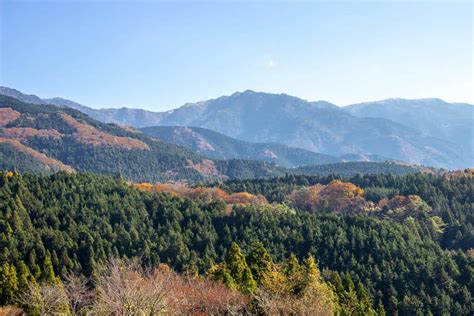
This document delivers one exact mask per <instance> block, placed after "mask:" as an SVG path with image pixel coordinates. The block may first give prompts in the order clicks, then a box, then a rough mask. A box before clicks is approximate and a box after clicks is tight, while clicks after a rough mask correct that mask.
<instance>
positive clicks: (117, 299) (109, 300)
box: [92, 260, 169, 315]
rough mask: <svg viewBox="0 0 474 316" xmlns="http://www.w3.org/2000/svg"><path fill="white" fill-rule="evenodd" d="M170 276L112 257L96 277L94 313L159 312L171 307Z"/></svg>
mask: <svg viewBox="0 0 474 316" xmlns="http://www.w3.org/2000/svg"><path fill="white" fill-rule="evenodd" d="M168 281H169V278H166V277H161V278H156V277H155V276H154V275H153V274H152V273H150V272H148V271H144V270H143V269H142V268H141V267H140V266H139V265H138V264H136V263H131V262H125V261H121V260H113V261H111V263H110V264H109V266H108V267H107V269H105V270H104V271H103V272H101V273H100V274H99V277H98V281H97V292H98V293H97V299H96V301H95V304H94V306H93V309H92V311H93V313H98V314H103V313H106V314H113V315H158V314H160V313H163V312H165V311H166V310H167V308H168V297H167V294H168V291H167V287H166V284H167V282H168Z"/></svg>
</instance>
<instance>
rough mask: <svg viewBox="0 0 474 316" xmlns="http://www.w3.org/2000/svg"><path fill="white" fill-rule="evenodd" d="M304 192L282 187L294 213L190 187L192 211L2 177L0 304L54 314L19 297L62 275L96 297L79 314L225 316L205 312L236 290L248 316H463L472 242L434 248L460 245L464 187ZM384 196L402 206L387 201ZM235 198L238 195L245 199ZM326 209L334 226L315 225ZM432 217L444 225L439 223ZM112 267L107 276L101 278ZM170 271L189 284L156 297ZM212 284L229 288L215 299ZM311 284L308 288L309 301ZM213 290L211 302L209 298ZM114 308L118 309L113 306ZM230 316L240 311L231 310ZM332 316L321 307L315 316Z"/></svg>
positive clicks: (148, 195) (382, 181) (116, 192)
mask: <svg viewBox="0 0 474 316" xmlns="http://www.w3.org/2000/svg"><path fill="white" fill-rule="evenodd" d="M293 180H298V178H294V179H293ZM293 180H292V178H291V177H286V178H277V179H270V180H266V181H256V180H252V181H244V182H243V183H242V184H251V183H254V184H255V185H257V187H258V188H260V189H262V190H263V193H264V194H265V195H267V194H272V193H271V192H279V191H280V190H282V189H285V188H286V187H288V185H289V184H291V182H292V181H293ZM301 180H313V181H314V182H315V183H314V182H313V183H312V184H313V185H312V186H308V184H309V183H308V181H306V183H305V184H302V185H299V186H296V187H295V186H293V187H292V188H290V189H289V192H288V194H289V195H286V194H285V198H289V202H291V203H294V205H293V204H292V205H293V208H290V207H289V206H288V204H284V205H283V204H268V203H265V201H264V198H263V201H261V200H262V198H260V199H259V201H261V202H258V203H250V204H247V205H235V206H234V208H233V209H232V210H229V209H228V208H227V205H226V203H224V202H223V201H221V199H220V196H219V195H217V196H216V195H213V194H212V190H209V189H204V188H196V189H194V190H193V191H194V192H195V193H197V194H194V197H193V198H192V199H189V198H187V197H181V196H176V195H173V194H166V193H163V192H159V191H158V192H153V190H152V191H151V192H150V191H149V190H141V189H137V188H136V187H134V186H132V185H130V184H129V183H127V182H125V181H122V180H121V179H117V178H114V177H106V176H98V175H93V174H82V173H77V174H68V173H58V174H55V175H51V176H41V177H40V176H32V175H28V174H22V175H20V174H16V173H2V172H0V197H1V199H0V228H2V233H1V234H2V235H3V238H2V245H3V246H4V248H3V249H4V251H1V252H0V277H1V280H2V282H0V293H2V295H0V306H1V305H4V304H19V305H21V307H23V308H26V309H27V311H28V312H32V311H31V309H30V308H34V307H36V308H51V307H52V306H50V305H48V304H46V306H44V307H41V306H39V307H38V306H34V305H35V304H34V302H35V301H33V302H32V301H31V300H22V301H20V302H19V301H18V300H16V298H17V297H18V296H17V295H18V294H24V293H25V292H26V293H28V287H27V286H28V284H38V285H40V286H43V287H42V289H44V290H49V292H47V293H51V291H52V290H54V289H55V288H52V286H51V285H54V284H59V285H61V282H64V283H63V284H64V286H65V287H66V288H67V289H71V274H68V273H73V274H72V275H73V276H78V277H80V278H79V279H78V282H76V283H75V284H76V285H77V284H78V283H79V285H80V284H81V283H80V282H84V283H85V284H88V286H85V287H78V286H76V288H75V289H76V292H73V293H78V292H77V289H78V288H79V289H84V291H83V292H85V291H89V292H92V294H93V296H92V297H93V298H94V299H93V300H92V299H91V300H90V301H86V300H85V301H83V303H84V304H85V305H86V308H84V305H81V306H80V307H82V308H83V311H84V310H86V309H87V308H89V307H92V308H94V305H97V304H101V303H102V302H103V301H101V298H102V299H104V298H105V299H106V300H107V302H109V304H110V305H106V306H107V308H106V310H107V311H110V310H116V308H117V306H119V307H121V306H123V305H126V303H127V302H130V301H131V298H135V297H136V295H137V294H138V295H140V297H139V298H140V299H137V300H133V301H132V302H137V304H140V305H138V306H139V307H141V306H143V308H144V309H143V310H148V309H149V308H150V304H145V302H149V300H148V299H149V298H153V299H154V300H152V301H155V302H156V301H159V302H160V304H161V302H162V301H163V299H162V298H163V297H166V298H167V299H168V298H169V299H170V300H169V301H167V300H165V301H164V302H163V304H164V306H165V307H166V308H167V311H174V312H171V313H172V314H180V315H181V314H185V315H188V314H193V313H195V312H196V311H199V312H200V313H203V314H213V315H222V314H230V312H229V313H226V312H225V310H224V311H221V312H211V310H209V309H208V308H212V307H213V308H218V307H219V306H223V307H227V308H231V307H232V306H233V305H232V301H226V299H228V295H229V294H228V293H229V291H230V290H234V291H238V292H237V293H240V294H241V295H248V296H250V297H251V298H253V299H254V300H253V301H252V300H247V301H244V302H243V305H244V307H246V308H247V309H246V310H245V311H246V312H248V311H249V310H250V311H252V308H256V304H258V305H257V308H258V310H259V312H262V310H263V311H272V309H271V308H277V312H269V313H268V314H270V315H274V314H275V315H280V314H281V315H288V314H291V312H294V311H295V308H296V306H302V308H304V309H298V311H302V312H301V313H296V314H298V315H300V314H301V315H321V313H318V312H314V310H311V308H312V307H315V306H316V307H320V306H327V303H326V304H324V303H321V301H323V302H324V300H323V299H324V298H326V299H327V300H326V301H328V302H330V304H332V305H331V306H333V307H332V310H334V309H336V310H339V311H341V314H345V315H351V314H353V311H354V308H356V307H357V310H358V311H359V312H358V313H357V314H358V315H375V312H374V311H373V309H372V307H371V306H374V307H377V309H378V310H384V311H386V313H387V314H388V315H396V314H399V315H401V314H403V315H417V314H419V315H429V314H433V315H470V314H472V310H473V308H474V306H473V302H472V299H471V291H470V289H471V288H472V285H473V278H472V276H473V269H472V255H471V256H470V255H469V252H468V251H466V252H464V251H463V250H461V249H468V248H469V247H470V246H471V245H472V234H471V235H469V234H468V232H464V236H466V237H467V238H465V239H456V240H457V241H458V242H459V244H454V245H452V246H455V248H454V249H456V248H457V247H459V246H461V249H459V248H457V250H456V251H451V250H444V249H443V248H442V247H441V246H440V242H439V240H440V239H442V240H444V239H445V238H446V240H447V241H450V240H453V237H454V236H456V237H455V238H458V236H459V235H461V236H462V235H463V234H461V233H460V232H461V231H463V230H459V229H460V228H459V226H460V223H462V224H463V225H464V226H463V227H462V229H464V228H467V229H469V224H468V223H469V220H470V219H471V220H472V214H468V213H467V212H465V211H467V210H469V207H470V205H469V199H470V195H469V190H472V186H473V181H472V178H455V179H452V180H447V179H445V178H442V177H432V176H426V175H421V174H417V175H414V176H406V177H394V176H391V175H389V176H378V177H373V176H367V177H356V178H354V182H355V183H358V182H361V183H364V186H363V187H364V188H365V190H369V189H370V188H372V192H375V191H374V190H373V189H378V192H379V195H378V198H377V199H375V200H374V201H365V199H364V198H363V197H361V194H362V193H363V192H364V190H363V189H361V187H358V186H357V185H355V184H352V183H347V182H346V183H344V182H341V181H331V180H330V179H323V178H322V179H311V178H307V179H303V178H302V179H301ZM318 180H319V181H318ZM287 181H289V182H287ZM414 181H415V182H416V183H417V186H414V185H413V183H414ZM319 182H323V183H319ZM259 184H260V185H259ZM155 187H156V186H155ZM249 187H250V186H249ZM152 188H153V186H152ZM206 190H207V191H206ZM318 190H319V191H318ZM313 191H314V193H315V194H316V196H315V197H317V199H313V200H308V202H309V204H308V206H315V207H316V208H314V209H312V208H311V209H306V205H301V204H300V200H299V199H298V197H299V196H301V195H304V194H306V192H310V194H311V192H313ZM206 192H207V193H208V194H206ZM217 192H218V193H219V192H220V191H217ZM353 192H354V193H353ZM387 192H389V194H392V195H393V194H402V195H396V196H389V199H390V200H387V199H386V198H385V197H386V196H387V195H386V194H384V193H387ZM435 192H436V194H433V193H435ZM380 193H382V194H380ZM239 195H240V196H249V194H245V192H243V193H240V194H239ZM415 195H416V196H415ZM420 196H421V197H420ZM448 197H449V203H447V202H446V201H447V199H448ZM295 198H296V199H295ZM318 198H320V199H318ZM328 199H329V200H328ZM332 201H334V203H332ZM303 202H304V201H303ZM320 202H323V203H320ZM326 202H329V203H326ZM315 203H316V204H315ZM354 203H355V204H354ZM375 203H376V204H375ZM359 204H360V205H362V206H365V207H368V208H370V209H367V208H366V209H365V210H359V211H355V210H354V209H353V207H352V206H353V205H359ZM327 211H331V212H333V214H330V215H325V213H326V212H327ZM471 213H472V212H471ZM440 216H442V217H443V219H444V218H446V219H450V220H451V223H450V222H448V225H445V223H443V220H441V219H440ZM464 246H466V248H465V247H464ZM111 257H114V258H115V260H111ZM126 258H135V260H139V261H138V262H139V264H136V265H135V266H134V267H135V269H136V270H135V271H133V270H132V271H130V270H129V269H122V268H123V266H121V265H118V266H117V264H119V263H120V262H121V261H120V259H126ZM125 262H127V261H125ZM132 262H133V261H132ZM135 262H137V261H135ZM140 264H141V265H143V266H145V267H147V268H149V267H156V269H154V270H151V271H150V274H149V275H151V276H153V278H152V279H151V280H150V281H148V282H146V281H145V280H143V278H142V276H144V277H146V276H147V274H144V273H143V269H140ZM110 265H112V268H113V267H116V268H115V270H114V269H112V271H111V272H107V271H104V268H107V269H110ZM171 269H173V270H174V271H177V272H185V274H184V275H183V277H187V278H186V279H184V281H183V282H180V283H173V285H174V286H167V287H164V289H165V291H159V289H161V288H162V287H163V286H164V285H165V286H166V285H167V284H168V283H166V282H165V283H164V282H163V279H165V280H166V279H168V280H175V279H174V278H172V275H170V274H164V273H170V272H172V271H173V270H171ZM242 271H244V272H242ZM306 271H308V273H307V272H306ZM244 273H245V274H244ZM302 273H303V275H301V274H302ZM13 275H14V276H18V277H13ZM198 275H200V276H199V277H193V276H198ZM242 275H244V276H245V277H242ZM160 276H161V277H160ZM307 276H311V278H308V277H307ZM60 278H62V280H61V279H60ZM87 278H89V279H87ZM440 278H441V279H440ZM104 279H105V281H108V282H104ZM88 280H91V281H90V282H87V281H88ZM92 280H94V281H92ZM216 280H217V281H219V282H222V283H223V284H225V285H226V287H223V286H221V287H220V288H219V287H218V288H216V287H215V286H214V285H213V284H214V283H213V281H216ZM440 280H442V282H440ZM153 281H155V282H153ZM203 281H205V283H204V282H203ZM315 281H316V282H315ZM150 282H152V284H150ZM196 282H203V283H201V284H196ZM326 282H327V283H326ZM222 283H220V284H222ZM48 284H49V287H48ZM308 284H316V285H318V287H317V288H316V289H314V290H313V291H311V288H310V289H309V291H307V288H308ZM324 284H328V285H330V286H329V287H328V285H326V286H324ZM355 284H357V285H355ZM107 285H108V286H107ZM210 288H211V289H214V290H213V291H212V292H209V291H210V290H209V289H210ZM229 288H230V289H229ZM60 289H61V288H60ZM157 289H158V292H157ZM295 289H297V292H296V290H295ZM387 289H389V290H387ZM123 291H127V292H123ZM170 291H171V292H170ZM303 291H304V292H303ZM332 291H334V293H332ZM83 292H79V293H83ZM97 292H99V294H98V295H97V294H96V293H97ZM33 293H36V292H33ZM52 293H53V294H54V293H61V292H52ZM117 293H119V294H120V295H118V294H117ZM170 293H172V294H171V295H170ZM202 293H205V294H204V295H205V296H204V295H203V294H202ZM301 293H304V296H302V295H301ZM67 294H68V295H71V292H70V291H67ZM122 294H123V295H122ZM160 294H161V295H160ZM44 295H45V294H44V293H41V294H39V295H36V296H27V297H31V298H32V299H33V298H36V297H38V296H40V298H41V297H43V296H44ZM124 295H126V296H124ZM150 295H153V296H151V297H150ZM321 296H323V297H322V298H321ZM324 296H325V297H324ZM23 297H24V296H23ZM61 297H63V296H59V295H57V294H56V296H55V298H56V299H55V300H54V301H53V302H54V303H55V304H56V305H57V304H58V298H59V299H60V298H61ZM123 297H126V298H127V299H128V300H127V301H125V302H124V299H123ZM176 298H179V301H180V305H178V306H180V307H181V308H185V309H181V308H178V309H176V305H170V302H173V300H174V299H176ZM283 298H284V299H285V300H284V301H282V300H283ZM440 298H443V299H440ZM53 302H51V303H50V304H54V303H53ZM59 302H61V301H59ZM245 302H248V304H246V303H245ZM112 303H115V304H112ZM226 303H227V304H226ZM117 304H118V305H117ZM234 304H235V302H234ZM296 304H298V305H296ZM65 305H66V306H68V305H67V303H65V304H63V305H62V306H63V311H64V306H65ZM71 305H72V304H71ZM131 305H132V306H130V304H129V305H128V306H125V307H126V308H127V309H126V310H127V311H133V312H134V313H133V314H143V310H139V308H138V307H137V305H136V304H131ZM334 305H335V306H334ZM109 306H110V307H109ZM239 306H241V305H240V304H239ZM77 307H78V306H73V308H77ZM112 308H115V309H112ZM308 309H309V310H310V311H311V312H307V311H308ZM96 310H97V309H96ZM102 310H104V309H102ZM274 310H275V309H273V311H274ZM203 311H205V312H203ZM214 311H215V309H214ZM303 311H305V312H303ZM31 314H34V313H31ZM38 314H42V315H44V314H48V313H46V312H42V313H38ZM49 314H58V313H49ZM78 314H79V313H78ZM100 314H101V313H100ZM117 314H120V313H117ZM121 314H131V312H128V313H121ZM148 314H150V315H157V314H160V313H147V315H148ZM234 314H242V315H245V314H246V313H245V312H243V313H236V312H235V310H234ZM255 314H256V313H255ZM335 314H336V315H337V313H334V312H331V309H329V311H328V312H325V313H322V315H335ZM378 314H379V315H380V314H382V315H383V313H378Z"/></svg>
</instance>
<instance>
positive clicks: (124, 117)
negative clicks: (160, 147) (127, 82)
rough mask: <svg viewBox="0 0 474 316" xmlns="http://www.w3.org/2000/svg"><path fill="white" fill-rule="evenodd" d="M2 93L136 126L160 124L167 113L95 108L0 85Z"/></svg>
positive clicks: (0, 92)
mask: <svg viewBox="0 0 474 316" xmlns="http://www.w3.org/2000/svg"><path fill="white" fill-rule="evenodd" d="M0 95H4V96H9V97H12V98H15V99H18V100H20V101H23V102H26V103H31V104H54V105H57V106H67V107H69V108H72V109H76V110H78V111H81V112H82V113H85V114H87V115H89V116H90V117H92V118H94V119H96V120H99V121H101V122H104V123H115V124H119V125H129V126H134V127H144V126H153V125H158V124H159V122H160V120H161V118H162V117H163V116H164V115H166V112H165V113H159V112H152V111H146V110H142V109H131V108H119V109H116V108H110V109H93V108H90V107H87V106H85V105H82V104H79V103H77V102H74V101H70V100H67V99H63V98H50V99H41V98H40V97H38V96H36V95H33V94H31V95H28V94H24V93H22V92H20V91H18V90H15V89H12V88H8V87H0Z"/></svg>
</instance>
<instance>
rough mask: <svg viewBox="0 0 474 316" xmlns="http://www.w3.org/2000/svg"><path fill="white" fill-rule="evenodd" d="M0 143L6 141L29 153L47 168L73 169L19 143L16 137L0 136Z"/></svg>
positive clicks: (71, 170) (72, 170) (55, 169)
mask: <svg viewBox="0 0 474 316" xmlns="http://www.w3.org/2000/svg"><path fill="white" fill-rule="evenodd" d="M0 143H7V144H10V145H12V146H13V147H15V149H17V150H18V151H21V152H23V153H25V154H27V155H30V156H31V157H33V158H34V159H36V160H38V161H40V162H41V163H42V164H44V165H45V166H46V167H47V168H49V169H51V170H54V171H57V170H61V171H68V172H74V169H73V168H72V167H71V166H68V165H65V164H63V163H62V162H61V161H59V160H55V159H52V158H50V157H48V156H46V155H45V154H43V153H40V152H38V151H36V150H34V149H32V148H30V147H27V146H25V145H23V144H21V143H20V142H19V141H17V140H16V139H10V138H3V137H0Z"/></svg>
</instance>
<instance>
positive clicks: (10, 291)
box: [0, 262, 18, 305]
mask: <svg viewBox="0 0 474 316" xmlns="http://www.w3.org/2000/svg"><path fill="white" fill-rule="evenodd" d="M17 291H18V278H17V274H16V269H15V267H14V266H13V265H10V264H9V263H8V262H5V263H4V264H3V265H2V266H1V267H0V305H5V304H13V303H14V299H15V295H16V294H17Z"/></svg>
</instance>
